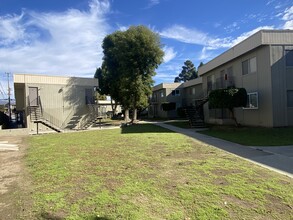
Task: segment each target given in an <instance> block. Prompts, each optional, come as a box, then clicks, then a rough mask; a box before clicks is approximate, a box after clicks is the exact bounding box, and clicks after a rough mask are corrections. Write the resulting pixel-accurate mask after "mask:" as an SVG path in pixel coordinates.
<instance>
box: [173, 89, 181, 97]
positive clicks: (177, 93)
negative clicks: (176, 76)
mask: <svg viewBox="0 0 293 220" xmlns="http://www.w3.org/2000/svg"><path fill="white" fill-rule="evenodd" d="M172 96H180V90H179V89H175V90H172Z"/></svg>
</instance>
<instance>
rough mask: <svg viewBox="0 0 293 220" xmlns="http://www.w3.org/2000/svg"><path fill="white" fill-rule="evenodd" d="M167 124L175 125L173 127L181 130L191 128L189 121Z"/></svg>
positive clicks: (169, 123)
mask: <svg viewBox="0 0 293 220" xmlns="http://www.w3.org/2000/svg"><path fill="white" fill-rule="evenodd" d="M166 124H168V125H173V126H176V127H179V128H185V129H189V128H191V127H190V124H189V121H187V120H182V121H174V122H166Z"/></svg>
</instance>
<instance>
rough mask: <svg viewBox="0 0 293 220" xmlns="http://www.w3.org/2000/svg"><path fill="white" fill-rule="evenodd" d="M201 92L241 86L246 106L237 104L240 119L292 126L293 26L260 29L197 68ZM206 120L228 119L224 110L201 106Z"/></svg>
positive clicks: (222, 120)
mask: <svg viewBox="0 0 293 220" xmlns="http://www.w3.org/2000/svg"><path fill="white" fill-rule="evenodd" d="M199 75H200V76H201V77H202V81H203V84H202V86H203V92H204V95H205V96H207V95H208V93H209V91H211V90H213V89H219V88H225V87H227V86H235V87H238V88H240V87H243V88H245V89H246V91H247V93H248V97H247V98H248V101H247V106H246V107H245V108H237V109H236V111H235V113H236V118H237V120H238V122H239V123H241V124H243V125H250V126H263V127H283V126H293V30H261V31H259V32H257V33H255V34H254V35H252V36H250V37H249V38H247V39H246V40H244V41H242V42H240V43H239V44H237V45H236V46H234V47H232V48H231V49H229V50H228V51H226V52H224V53H223V54H221V55H219V56H218V57H216V58H215V59H213V60H211V61H210V62H208V63H207V64H205V65H203V66H202V67H201V68H199ZM204 115H205V121H206V122H208V123H219V124H224V123H229V122H231V119H230V118H231V116H230V115H229V113H228V112H227V111H225V110H221V109H217V110H214V109H209V108H208V103H207V104H206V105H205V107H204Z"/></svg>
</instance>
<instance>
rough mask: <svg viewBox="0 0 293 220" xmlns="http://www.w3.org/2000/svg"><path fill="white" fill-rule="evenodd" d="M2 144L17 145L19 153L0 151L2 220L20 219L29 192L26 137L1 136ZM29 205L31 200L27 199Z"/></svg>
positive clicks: (0, 205)
mask: <svg viewBox="0 0 293 220" xmlns="http://www.w3.org/2000/svg"><path fill="white" fill-rule="evenodd" d="M0 142H1V143H3V142H6V143H7V142H8V144H16V145H17V146H18V147H19V150H18V151H9V150H1V149H0V220H10V219H11V220H12V219H18V218H19V217H20V216H21V215H22V212H23V211H25V208H24V195H25V194H26V192H27V191H28V186H27V184H28V182H27V180H26V179H25V174H24V172H25V169H24V164H23V163H24V160H23V157H24V155H25V150H26V136H0ZM25 200H26V201H27V202H28V203H27V204H29V200H30V199H29V198H26V199H25Z"/></svg>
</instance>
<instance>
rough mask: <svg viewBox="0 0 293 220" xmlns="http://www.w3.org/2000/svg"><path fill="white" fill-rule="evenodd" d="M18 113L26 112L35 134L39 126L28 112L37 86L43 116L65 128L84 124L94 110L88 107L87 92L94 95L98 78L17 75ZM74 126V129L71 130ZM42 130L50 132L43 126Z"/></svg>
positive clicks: (40, 128)
mask: <svg viewBox="0 0 293 220" xmlns="http://www.w3.org/2000/svg"><path fill="white" fill-rule="evenodd" d="M14 83H15V97H16V103H17V110H19V111H21V110H24V111H25V115H26V123H27V127H28V128H29V130H30V131H35V130H36V129H37V125H36V124H35V123H32V122H31V120H30V114H29V110H28V102H29V88H30V87H36V88H37V89H38V96H39V98H40V103H39V104H40V106H41V108H42V110H43V113H44V114H46V115H47V116H49V117H50V119H52V122H54V124H56V125H58V126H59V127H62V128H74V127H75V126H78V125H80V123H82V121H83V120H85V119H86V117H88V114H89V113H90V112H91V111H92V109H91V108H92V106H89V105H87V104H86V89H90V90H91V91H92V92H94V87H95V86H98V80H97V79H91V78H77V77H58V76H57V77H54V76H43V75H25V74H14ZM71 126H72V127H71ZM39 130H50V129H49V128H48V127H46V126H44V125H41V124H39Z"/></svg>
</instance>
